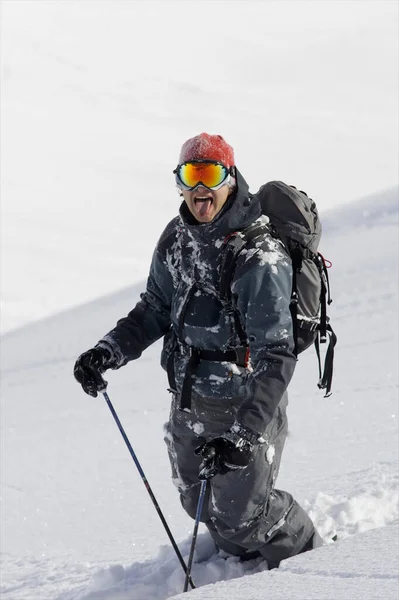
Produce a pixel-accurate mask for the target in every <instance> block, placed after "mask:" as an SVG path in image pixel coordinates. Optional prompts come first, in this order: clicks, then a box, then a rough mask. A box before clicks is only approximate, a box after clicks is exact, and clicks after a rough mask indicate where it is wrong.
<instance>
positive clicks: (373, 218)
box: [321, 187, 399, 233]
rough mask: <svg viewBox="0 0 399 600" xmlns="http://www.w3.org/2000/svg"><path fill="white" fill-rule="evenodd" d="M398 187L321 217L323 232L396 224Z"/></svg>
mask: <svg viewBox="0 0 399 600" xmlns="http://www.w3.org/2000/svg"><path fill="white" fill-rule="evenodd" d="M398 215H399V187H393V188H390V189H387V190H384V191H381V192H380V193H378V194H372V195H370V196H366V197H365V198H361V199H360V200H357V201H355V202H350V203H348V204H345V205H342V206H338V207H337V208H334V209H332V210H328V211H327V212H326V213H324V214H322V215H321V220H322V224H323V232H324V233H331V232H333V231H343V230H347V229H351V228H359V227H367V228H371V227H376V226H380V225H382V224H384V223H392V224H397V223H398Z"/></svg>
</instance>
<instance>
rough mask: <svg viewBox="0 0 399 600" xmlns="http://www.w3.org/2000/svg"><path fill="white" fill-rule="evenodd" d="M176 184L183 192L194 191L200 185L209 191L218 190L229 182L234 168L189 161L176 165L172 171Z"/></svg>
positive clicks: (219, 164)
mask: <svg viewBox="0 0 399 600" xmlns="http://www.w3.org/2000/svg"><path fill="white" fill-rule="evenodd" d="M173 173H174V174H175V175H176V184H177V186H178V187H179V188H182V189H184V190H194V189H195V188H196V187H198V186H199V185H202V186H204V187H206V188H208V189H210V190H218V189H219V188H221V187H222V185H225V184H227V183H229V182H230V179H231V176H232V175H234V167H230V168H228V167H226V166H225V165H224V164H222V163H220V162H215V161H208V160H201V161H189V162H184V163H182V164H181V165H178V166H177V167H176V169H175V170H174V171H173Z"/></svg>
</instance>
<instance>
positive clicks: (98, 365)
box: [73, 346, 116, 398]
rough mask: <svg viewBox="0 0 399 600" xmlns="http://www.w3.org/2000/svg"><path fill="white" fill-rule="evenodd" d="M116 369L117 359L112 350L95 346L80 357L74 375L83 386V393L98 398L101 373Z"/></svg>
mask: <svg viewBox="0 0 399 600" xmlns="http://www.w3.org/2000/svg"><path fill="white" fill-rule="evenodd" d="M115 367H116V359H115V357H114V355H113V353H112V351H111V349H108V348H106V347H104V346H95V347H94V348H91V349H90V350H87V352H83V354H81V355H80V356H79V358H78V360H77V361H76V363H75V366H74V369H73V374H74V376H75V379H76V380H77V381H78V382H79V383H80V385H81V386H82V388H83V391H84V392H86V394H89V396H93V397H94V398H96V397H97V393H98V391H99V388H100V387H101V382H102V378H101V373H104V371H106V370H107V369H112V368H115Z"/></svg>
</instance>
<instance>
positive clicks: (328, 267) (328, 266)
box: [319, 252, 332, 269]
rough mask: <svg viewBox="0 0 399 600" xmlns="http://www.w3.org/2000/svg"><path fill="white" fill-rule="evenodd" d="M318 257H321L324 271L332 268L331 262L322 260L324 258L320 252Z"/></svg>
mask: <svg viewBox="0 0 399 600" xmlns="http://www.w3.org/2000/svg"><path fill="white" fill-rule="evenodd" d="M319 255H320V256H321V258H322V261H323V263H324V266H325V267H326V269H331V267H332V262H331V260H328V259H327V258H324V256H323V255H322V254H321V252H319Z"/></svg>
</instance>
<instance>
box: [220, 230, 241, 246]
mask: <svg viewBox="0 0 399 600" xmlns="http://www.w3.org/2000/svg"><path fill="white" fill-rule="evenodd" d="M237 233H238V231H233V232H232V233H229V234H227V235H226V237H225V238H224V240H223V244H226V242H228V241H229V239H230V238H232V237H234V236H235V235H237Z"/></svg>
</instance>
